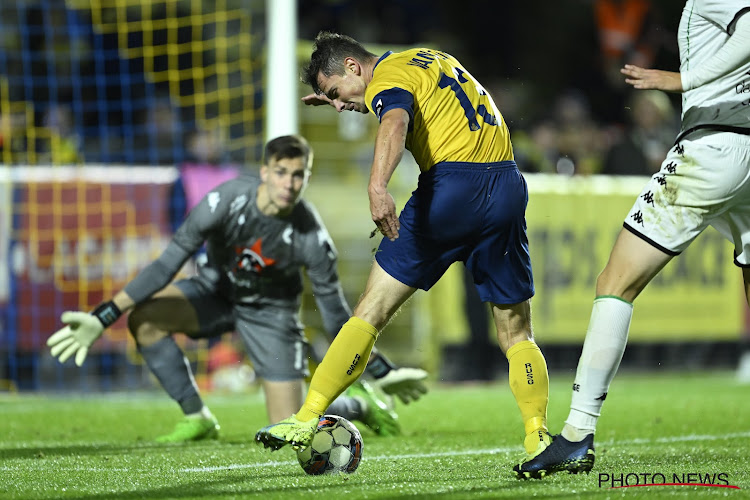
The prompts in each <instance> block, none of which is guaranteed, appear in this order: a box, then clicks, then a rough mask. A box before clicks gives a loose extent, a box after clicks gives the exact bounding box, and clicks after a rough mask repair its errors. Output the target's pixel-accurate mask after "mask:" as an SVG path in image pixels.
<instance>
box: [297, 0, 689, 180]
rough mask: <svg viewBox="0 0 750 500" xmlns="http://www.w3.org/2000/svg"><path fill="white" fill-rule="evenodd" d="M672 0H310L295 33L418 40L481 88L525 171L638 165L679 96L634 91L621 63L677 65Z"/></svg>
mask: <svg viewBox="0 0 750 500" xmlns="http://www.w3.org/2000/svg"><path fill="white" fill-rule="evenodd" d="M683 5H684V2H683V1H682V0H659V1H658V2H657V1H651V0H564V1H557V2H547V1H542V0H532V1H523V0H510V1H503V2H496V1H492V0H476V1H473V2H464V3H462V4H461V5H460V6H458V5H457V4H456V3H455V2H452V1H445V0H409V1H406V0H382V1H378V2H369V1H366V2H362V1H355V0H312V1H303V2H300V37H302V38H305V39H312V38H314V36H315V34H316V33H317V32H318V31H319V30H321V29H326V30H332V31H338V32H341V33H345V34H348V35H350V36H353V37H354V38H356V39H357V40H359V41H361V42H363V43H365V44H367V43H368V42H369V43H377V44H382V45H384V46H386V47H387V46H388V45H391V44H394V45H402V46H414V45H429V46H431V47H436V48H440V49H441V50H444V51H446V52H449V53H451V54H452V55H454V56H456V57H457V58H458V59H459V60H460V61H461V62H462V63H463V64H464V66H466V67H467V69H468V70H469V71H470V72H471V73H472V74H473V75H474V76H475V77H476V78H477V80H479V81H480V82H481V83H482V84H483V85H484V87H485V88H486V89H487V90H488V91H489V92H490V93H491V94H492V96H493V98H494V100H495V103H496V104H497V106H498V108H499V109H500V112H501V113H502V114H503V116H504V117H505V120H506V122H507V124H508V126H509V128H510V130H511V134H512V140H513V144H514V148H515V154H516V160H517V161H518V163H519V166H520V167H521V168H522V169H523V170H524V171H527V172H548V173H555V172H557V173H561V174H569V175H570V174H584V175H585V174H594V173H603V174H614V175H618V174H630V175H644V174H645V175H650V174H652V173H653V172H655V171H656V170H658V168H659V165H660V163H661V160H662V159H663V157H664V155H665V153H666V151H667V150H668V149H669V147H670V146H671V145H672V142H673V141H674V138H675V136H676V132H677V129H678V127H679V111H680V100H679V96H677V95H672V96H669V95H666V94H664V93H661V92H657V91H654V92H635V91H632V90H630V89H629V88H628V86H626V85H625V82H624V78H623V76H622V75H621V74H620V72H619V70H620V68H621V67H622V65H623V64H625V63H631V64H637V65H639V66H643V67H658V68H660V69H667V70H673V71H675V70H678V69H679V56H678V51H677V42H676V31H677V24H678V22H679V16H680V13H681V8H682V6H683Z"/></svg>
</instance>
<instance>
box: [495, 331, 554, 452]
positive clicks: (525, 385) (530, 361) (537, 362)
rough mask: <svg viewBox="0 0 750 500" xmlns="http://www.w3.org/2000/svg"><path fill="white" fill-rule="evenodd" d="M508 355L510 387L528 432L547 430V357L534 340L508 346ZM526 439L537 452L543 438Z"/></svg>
mask: <svg viewBox="0 0 750 500" xmlns="http://www.w3.org/2000/svg"><path fill="white" fill-rule="evenodd" d="M505 355H506V357H507V358H508V379H509V380H508V381H509V383H510V390H511V391H512V392H513V396H515V398H516V403H518V408H519V409H520V410H521V418H522V419H523V426H524V430H525V431H526V435H527V436H528V435H529V434H531V433H535V434H538V432H539V431H540V430H541V431H543V432H544V433H545V434H546V433H547V403H548V401H549V377H548V375H547V362H546V361H545V360H544V356H543V355H542V351H541V350H540V349H539V346H537V345H536V343H535V342H534V341H533V340H524V341H523V342H518V343H517V344H515V345H514V346H513V347H511V348H510V349H508V352H507V353H505ZM526 441H528V443H526ZM526 441H524V444H525V445H526V446H527V450H526V451H527V452H529V453H532V452H534V451H535V449H536V445H537V444H538V441H539V439H538V438H535V439H529V440H526ZM529 448H534V449H529Z"/></svg>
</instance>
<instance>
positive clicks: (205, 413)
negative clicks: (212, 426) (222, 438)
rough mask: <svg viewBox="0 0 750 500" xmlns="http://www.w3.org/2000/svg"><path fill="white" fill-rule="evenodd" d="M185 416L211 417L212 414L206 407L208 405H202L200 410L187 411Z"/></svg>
mask: <svg viewBox="0 0 750 500" xmlns="http://www.w3.org/2000/svg"><path fill="white" fill-rule="evenodd" d="M185 416H186V417H188V418H212V417H213V416H214V415H213V413H211V410H209V409H208V406H206V405H203V406H202V407H201V409H200V411H197V412H195V413H188V414H187V415H185Z"/></svg>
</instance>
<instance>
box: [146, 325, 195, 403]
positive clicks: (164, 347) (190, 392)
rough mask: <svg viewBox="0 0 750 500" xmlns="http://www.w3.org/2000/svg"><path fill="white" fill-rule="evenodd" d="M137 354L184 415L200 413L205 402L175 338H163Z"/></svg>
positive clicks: (188, 363)
mask: <svg viewBox="0 0 750 500" xmlns="http://www.w3.org/2000/svg"><path fill="white" fill-rule="evenodd" d="M138 351H139V352H140V353H141V356H143V359H144V361H146V365H148V367H149V368H150V369H151V372H152V373H153V374H154V375H155V376H156V378H157V380H158V381H159V383H160V384H161V386H162V387H163V388H164V390H165V391H167V394H169V397H171V398H172V399H174V400H175V401H177V403H178V404H179V405H180V408H182V411H183V413H184V414H185V415H189V414H191V413H198V412H199V411H201V408H203V401H202V400H201V397H200V395H199V394H198V386H197V385H196V384H195V379H194V378H193V372H192V370H191V369H190V362H189V361H188V360H187V358H186V357H185V355H184V354H183V353H182V351H181V350H180V348H179V347H177V343H176V342H175V341H174V339H173V338H172V337H169V336H167V337H164V338H163V339H161V340H160V341H158V342H157V343H155V344H153V345H150V346H148V347H144V346H141V345H139V346H138Z"/></svg>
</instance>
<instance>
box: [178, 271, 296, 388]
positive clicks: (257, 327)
mask: <svg viewBox="0 0 750 500" xmlns="http://www.w3.org/2000/svg"><path fill="white" fill-rule="evenodd" d="M174 285H175V286H177V287H178V288H179V289H180V290H181V291H182V293H183V294H185V297H187V299H188V300H189V301H190V304H191V305H192V306H193V308H194V309H195V312H196V314H197V315H198V321H199V323H200V331H199V332H198V333H195V334H192V335H190V336H191V337H192V338H209V337H216V336H218V335H221V334H223V333H226V332H231V331H237V333H239V335H240V337H241V338H242V341H243V343H244V344H245V350H246V351H247V355H248V357H249V358H250V361H251V362H252V364H253V368H254V369H255V373H256V374H257V376H258V377H260V378H263V379H265V380H272V381H277V382H283V381H288V380H299V379H301V378H305V377H307V376H308V375H309V373H310V372H309V369H308V351H309V350H308V343H307V340H306V339H305V336H304V327H303V325H302V323H301V322H300V320H299V313H298V311H297V310H294V309H289V308H283V307H274V306H268V305H262V306H256V305H246V304H243V305H234V304H232V303H231V302H230V301H228V300H226V299H224V298H223V297H222V296H221V295H219V294H218V293H217V292H216V290H215V289H214V288H213V287H212V286H211V284H210V282H208V281H206V280H204V279H201V278H200V277H198V276H194V277H192V278H188V279H183V280H178V281H176V282H175V283H174Z"/></svg>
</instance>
